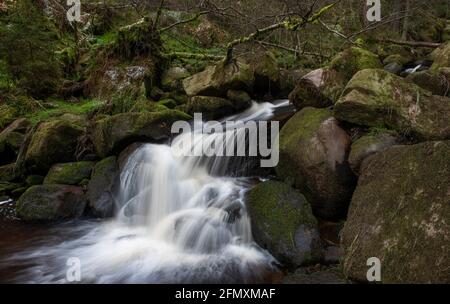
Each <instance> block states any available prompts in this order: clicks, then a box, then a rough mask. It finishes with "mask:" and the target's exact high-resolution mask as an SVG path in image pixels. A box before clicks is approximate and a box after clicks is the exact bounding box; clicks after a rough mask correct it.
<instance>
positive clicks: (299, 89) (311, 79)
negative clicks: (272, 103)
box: [289, 69, 345, 110]
mask: <svg viewBox="0 0 450 304" xmlns="http://www.w3.org/2000/svg"><path fill="white" fill-rule="evenodd" d="M344 86H345V85H344V81H343V79H342V77H341V76H340V75H339V74H338V73H337V72H336V71H335V70H330V69H317V70H314V71H311V72H309V73H308V74H306V75H305V76H303V77H302V78H301V79H300V80H299V82H298V84H297V86H296V87H295V89H294V90H293V91H292V92H291V93H290V94H289V100H290V102H291V103H292V104H293V105H294V106H295V107H296V108H297V109H298V110H301V109H303V108H305V107H316V108H326V107H328V106H331V105H332V104H333V103H334V102H336V100H337V99H338V98H339V96H340V95H341V92H342V90H343V89H344Z"/></svg>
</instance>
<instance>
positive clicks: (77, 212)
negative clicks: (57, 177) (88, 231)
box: [16, 185, 86, 221]
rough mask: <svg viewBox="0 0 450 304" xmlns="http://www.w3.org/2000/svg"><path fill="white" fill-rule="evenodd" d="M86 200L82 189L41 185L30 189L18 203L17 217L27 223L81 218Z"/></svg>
mask: <svg viewBox="0 0 450 304" xmlns="http://www.w3.org/2000/svg"><path fill="white" fill-rule="evenodd" d="M85 206H86V199H85V196H84V192H83V189H82V188H81V187H75V186H67V185H39V186H33V187H31V188H29V189H28V190H27V191H25V193H24V194H23V195H22V196H21V197H20V198H19V200H18V201H17V207H16V212H17V216H18V217H20V218H21V219H22V220H25V221H56V220H64V219H71V218H77V217H80V216H81V215H82V214H83V212H84V209H85Z"/></svg>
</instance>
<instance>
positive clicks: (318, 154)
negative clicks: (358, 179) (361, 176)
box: [276, 108, 355, 219]
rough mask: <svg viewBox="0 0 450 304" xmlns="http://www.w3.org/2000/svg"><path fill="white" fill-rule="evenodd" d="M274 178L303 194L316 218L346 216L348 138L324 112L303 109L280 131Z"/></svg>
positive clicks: (349, 177)
mask: <svg viewBox="0 0 450 304" xmlns="http://www.w3.org/2000/svg"><path fill="white" fill-rule="evenodd" d="M279 143H280V161H279V164H278V166H277V167H276V172H277V175H278V176H279V177H280V178H282V179H283V180H285V181H286V182H288V183H290V184H293V185H294V186H295V187H296V188H298V189H300V191H301V192H302V193H303V194H305V195H306V197H307V198H308V201H309V202H310V203H311V205H312V207H313V212H314V214H315V215H316V216H318V217H320V218H323V219H337V218H342V217H343V216H345V214H346V211H347V206H348V203H349V202H350V198H351V195H352V192H353V189H354V183H355V179H354V176H353V173H352V172H351V169H350V167H349V165H348V162H347V156H348V153H349V150H350V137H349V135H348V134H347V133H346V132H345V131H344V130H343V129H342V128H341V127H340V126H339V124H338V122H337V120H336V119H335V118H333V117H332V115H331V111H329V110H327V109H315V108H304V109H302V110H301V111H300V112H298V113H297V114H295V115H294V116H293V117H292V118H291V119H290V120H288V122H287V123H286V124H285V125H284V127H283V128H282V129H281V132H280V137H279Z"/></svg>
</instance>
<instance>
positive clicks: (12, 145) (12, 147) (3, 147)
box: [0, 118, 31, 165]
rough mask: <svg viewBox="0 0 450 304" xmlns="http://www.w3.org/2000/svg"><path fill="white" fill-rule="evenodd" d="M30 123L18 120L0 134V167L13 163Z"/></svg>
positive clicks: (22, 119) (21, 119) (23, 119)
mask: <svg viewBox="0 0 450 304" xmlns="http://www.w3.org/2000/svg"><path fill="white" fill-rule="evenodd" d="M30 128H31V122H30V121H29V120H27V119H25V118H20V119H17V120H15V121H14V122H13V123H11V124H10V125H9V126H8V127H7V128H5V129H4V130H3V131H2V132H1V133H0V165H5V164H9V163H12V162H15V161H16V159H17V155H18V153H19V150H20V147H21V146H22V143H23V141H24V139H25V134H26V133H27V131H28V130H29V129H30Z"/></svg>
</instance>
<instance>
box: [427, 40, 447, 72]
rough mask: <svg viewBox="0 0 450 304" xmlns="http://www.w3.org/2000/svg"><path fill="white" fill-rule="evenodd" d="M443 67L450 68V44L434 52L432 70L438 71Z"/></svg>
mask: <svg viewBox="0 0 450 304" xmlns="http://www.w3.org/2000/svg"><path fill="white" fill-rule="evenodd" d="M443 67H450V42H447V43H446V44H444V45H442V46H441V47H440V48H438V49H436V50H435V51H434V62H433V65H432V66H431V68H430V70H432V71H437V70H438V69H440V68H443Z"/></svg>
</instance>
